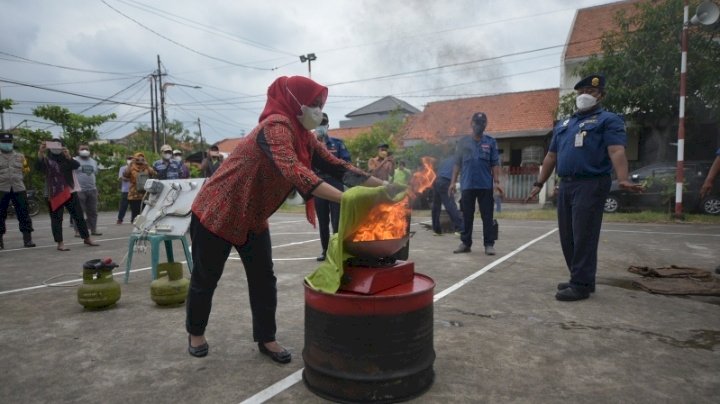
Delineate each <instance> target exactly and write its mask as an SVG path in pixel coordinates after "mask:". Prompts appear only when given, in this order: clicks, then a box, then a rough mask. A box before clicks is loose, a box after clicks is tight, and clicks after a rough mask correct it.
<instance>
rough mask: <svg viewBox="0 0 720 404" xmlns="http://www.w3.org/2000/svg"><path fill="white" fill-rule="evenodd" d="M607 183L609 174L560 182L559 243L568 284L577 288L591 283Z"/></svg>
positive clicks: (592, 281) (558, 203) (585, 286)
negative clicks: (567, 274) (568, 277)
mask: <svg viewBox="0 0 720 404" xmlns="http://www.w3.org/2000/svg"><path fill="white" fill-rule="evenodd" d="M610 182H611V180H610V176H604V177H596V178H584V179H575V180H571V181H566V180H562V181H561V182H560V188H559V190H558V199H557V213H558V227H559V230H560V245H561V246H562V251H563V255H564V256H565V263H566V264H567V267H568V269H569V270H570V284H572V285H573V286H576V287H578V288H589V287H590V286H593V285H595V274H596V272H597V249H598V242H599V241H600V227H601V225H602V217H603V207H604V206H605V198H607V195H608V193H609V192H610Z"/></svg>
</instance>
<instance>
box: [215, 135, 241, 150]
mask: <svg viewBox="0 0 720 404" xmlns="http://www.w3.org/2000/svg"><path fill="white" fill-rule="evenodd" d="M240 139H242V138H241V137H236V138H225V139H223V140H221V141H219V142H217V143H215V144H216V145H217V147H218V150H220V151H221V152H223V153H228V154H229V153H232V151H233V150H235V147H236V146H237V145H238V142H240Z"/></svg>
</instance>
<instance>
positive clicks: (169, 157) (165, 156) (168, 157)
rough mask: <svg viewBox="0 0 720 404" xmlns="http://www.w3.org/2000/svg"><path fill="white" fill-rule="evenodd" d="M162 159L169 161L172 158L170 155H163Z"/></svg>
mask: <svg viewBox="0 0 720 404" xmlns="http://www.w3.org/2000/svg"><path fill="white" fill-rule="evenodd" d="M163 158H164V159H165V160H170V159H171V158H172V153H163Z"/></svg>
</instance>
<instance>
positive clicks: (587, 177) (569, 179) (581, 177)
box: [560, 174, 610, 182]
mask: <svg viewBox="0 0 720 404" xmlns="http://www.w3.org/2000/svg"><path fill="white" fill-rule="evenodd" d="M609 176H610V174H593V175H567V176H561V177H560V182H572V181H587V180H596V179H599V178H605V177H609Z"/></svg>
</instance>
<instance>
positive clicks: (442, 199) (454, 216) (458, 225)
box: [430, 177, 463, 234]
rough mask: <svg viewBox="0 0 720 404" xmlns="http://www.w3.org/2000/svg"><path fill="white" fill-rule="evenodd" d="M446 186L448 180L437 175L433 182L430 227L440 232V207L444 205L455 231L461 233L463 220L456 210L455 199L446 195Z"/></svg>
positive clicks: (448, 186) (447, 185)
mask: <svg viewBox="0 0 720 404" xmlns="http://www.w3.org/2000/svg"><path fill="white" fill-rule="evenodd" d="M448 188H450V180H449V179H447V178H443V177H438V178H437V179H436V180H435V182H434V183H433V201H432V210H431V211H430V213H431V218H432V228H433V231H434V232H435V233H437V234H441V233H442V229H441V228H440V211H441V210H442V207H443V206H444V207H445V211H446V212H447V213H448V216H450V220H452V222H453V226H454V228H455V231H459V232H461V233H462V231H463V220H462V217H461V216H460V212H459V211H458V208H457V204H456V203H455V199H454V198H453V197H451V196H450V195H448Z"/></svg>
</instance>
